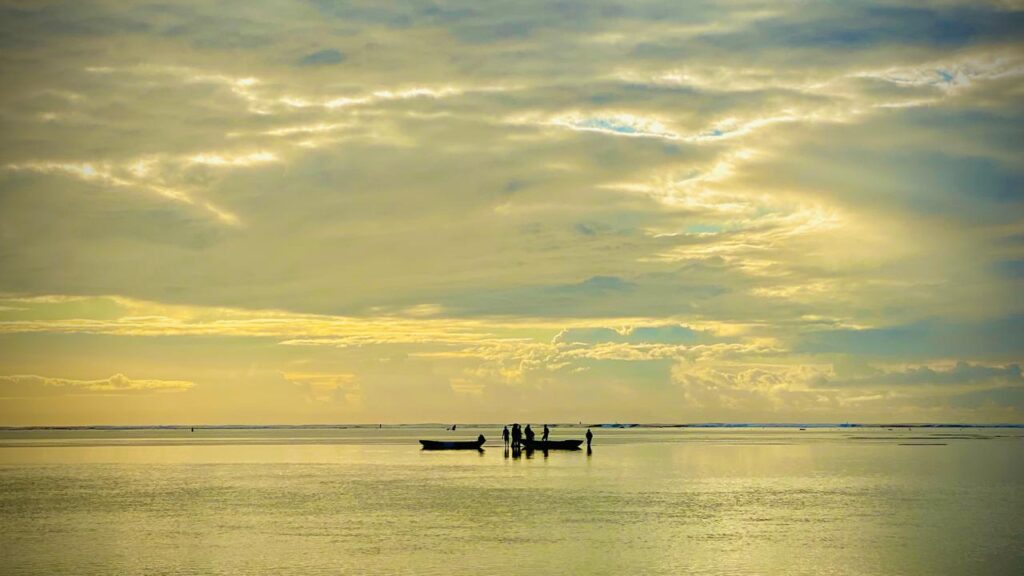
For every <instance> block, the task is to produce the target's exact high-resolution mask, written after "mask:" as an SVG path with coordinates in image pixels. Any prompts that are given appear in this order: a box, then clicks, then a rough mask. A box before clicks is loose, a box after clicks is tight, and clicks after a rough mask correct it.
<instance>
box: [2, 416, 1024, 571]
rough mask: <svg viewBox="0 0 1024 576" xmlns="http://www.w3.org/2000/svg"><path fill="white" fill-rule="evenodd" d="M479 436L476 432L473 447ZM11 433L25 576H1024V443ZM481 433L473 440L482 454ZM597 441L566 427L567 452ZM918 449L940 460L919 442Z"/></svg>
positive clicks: (10, 538) (1009, 434) (944, 436)
mask: <svg viewBox="0 0 1024 576" xmlns="http://www.w3.org/2000/svg"><path fill="white" fill-rule="evenodd" d="M460 432H461V431H460ZM495 432H496V431H486V433H487V434H488V435H489V436H491V437H492V442H491V443H490V445H489V446H488V448H487V450H485V451H484V452H481V453H478V452H475V451H467V452H425V451H421V450H419V449H418V447H417V446H416V442H415V440H416V439H417V438H420V437H443V436H442V435H443V434H445V432H443V431H438V430H436V429H432V430H410V429H402V430H394V429H392V430H388V429H383V430H379V431H375V432H369V431H366V430H358V431H346V430H331V431H299V432H297V431H294V430H273V431H248V432H246V431H229V432H225V431H216V430H202V431H197V435H195V436H194V435H193V433H188V432H185V433H182V432H180V431H135V432H132V433H124V432H108V433H106V434H96V433H88V434H75V433H71V432H65V433H52V432H49V433H35V434H27V433H22V434H18V433H14V432H3V433H0V521H2V522H3V525H4V526H5V529H4V531H3V533H2V535H0V547H2V551H3V555H2V560H0V568H2V569H3V570H0V571H2V572H3V573H5V574H52V573H75V574H113V573H154V572H160V573H167V574H237V573H286V574H289V573H290V574H339V573H343V574H344V573H361V574H362V573H365V574H402V573H407V574H488V573H494V574H619V573H623V572H631V573H638V574H682V573H690V574H693V573H696V574H734V573H754V574H776V573H790V574H791V573H796V574H951V573H964V574H966V573H976V574H982V573H984V574H1017V573H1019V571H1018V569H1019V566H1021V565H1022V562H1024V553H1022V551H1021V547H1020V546H1019V543H1020V542H1021V541H1024V521H1022V519H1021V518H1022V517H1021V515H1020V514H1019V511H1020V510H1022V509H1024V490H1022V488H1024V481H1022V478H1024V464H1022V463H1024V459H1022V458H1021V456H1022V455H1024V454H1022V447H1024V442H1022V440H1021V438H1020V432H1021V431H1020V430H989V431H987V432H985V433H978V434H975V435H964V434H960V435H959V436H958V435H957V434H955V433H952V432H948V431H947V432H942V431H934V432H932V433H926V434H924V435H922V433H920V432H911V431H897V432H890V431H885V430H868V431H864V430H858V431H856V432H851V431H849V430H839V429H831V430H809V431H806V432H800V431H796V430H781V431H780V430H732V431H728V430H726V431H720V430H713V431H708V430H703V431H693V430H684V431H679V430H670V431H665V430H653V431H641V430H599V431H598V432H597V438H596V440H595V445H594V452H593V454H592V455H590V456H588V455H587V454H586V452H585V451H579V452H560V451H552V452H550V453H549V454H548V455H547V456H544V455H543V454H541V453H534V454H533V455H532V457H530V458H527V457H521V458H511V457H508V458H506V457H505V455H504V451H503V450H502V447H501V445H500V443H495V442H493V439H496V438H498V436H497V434H496V433H495ZM477 433H478V432H477V431H476V430H474V429H468V428H467V429H466V430H465V433H464V434H465V436H466V437H475V435H476V434H477ZM581 434H582V431H581V430H565V429H556V431H555V433H554V437H556V438H558V437H576V436H580V435H581ZM912 438H915V440H913V442H914V443H918V444H924V443H928V444H931V445H913V446H908V445H902V444H907V443H908V442H907V441H908V440H910V439H912Z"/></svg>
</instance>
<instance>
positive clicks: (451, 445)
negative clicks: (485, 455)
mask: <svg viewBox="0 0 1024 576" xmlns="http://www.w3.org/2000/svg"><path fill="white" fill-rule="evenodd" d="M484 442H485V440H472V441H469V442H452V441H448V440H420V444H422V445H423V449H424V450H482V449H483V445H484Z"/></svg>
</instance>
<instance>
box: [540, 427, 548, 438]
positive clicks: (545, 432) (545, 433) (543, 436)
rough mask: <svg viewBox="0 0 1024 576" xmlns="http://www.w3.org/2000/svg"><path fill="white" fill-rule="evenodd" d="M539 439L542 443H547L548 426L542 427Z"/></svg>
mask: <svg viewBox="0 0 1024 576" xmlns="http://www.w3.org/2000/svg"><path fill="white" fill-rule="evenodd" d="M540 439H541V440H542V441H544V442H547V441H548V425H547V424H545V425H544V433H543V434H541V436H540Z"/></svg>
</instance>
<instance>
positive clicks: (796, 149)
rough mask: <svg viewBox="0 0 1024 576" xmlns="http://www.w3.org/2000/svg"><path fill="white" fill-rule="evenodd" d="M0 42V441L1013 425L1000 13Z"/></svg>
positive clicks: (48, 29)
mask: <svg viewBox="0 0 1024 576" xmlns="http://www.w3.org/2000/svg"><path fill="white" fill-rule="evenodd" d="M0 6H2V8H0V86H2V88H0V425H34V424H153V423H323V422H372V423H376V422H424V421H430V422H452V421H456V422H474V421H475V422H495V421H511V420H513V419H518V420H529V421H578V420H584V421H623V422H627V421H645V422H659V421H660V422H708V421H760V422H765V421H773V422H780V421H803V422H843V421H855V422H878V421H947V422H948V421H968V422H1021V421H1024V377H1022V374H1021V368H1020V366H1019V363H1021V362H1022V361H1024V296H1022V294H1024V162H1022V153H1024V140H1022V135H1024V34H1022V32H1021V31H1022V30H1024V11H1022V4H1021V2H1016V1H1000V2H990V3H986V2H980V1H976V0H975V1H969V2H958V1H942V2H935V3H931V4H928V5H926V4H924V3H922V2H905V3H903V2H899V1H881V2H859V1H849V2H809V1H801V2H777V1H772V2H759V1H757V0H735V1H733V0H727V1H720V2H674V1H669V2H639V1H629V2H621V3H612V2H600V1H595V0H586V1H562V2H515V3H503V2H494V3H489V2H483V3H481V2H476V1H464V2H458V1H447V0H444V1H441V2H377V1H366V2H333V1H328V0H317V1H312V2H273V3H271V2H252V1H251V0H246V1H237V2H198V1H196V2H173V3H146V2H128V1H124V0H117V1H96V2H93V1H74V2H47V1H42V0H33V1H25V2H17V1H16V2H10V1H6V2H3V3H2V4H0Z"/></svg>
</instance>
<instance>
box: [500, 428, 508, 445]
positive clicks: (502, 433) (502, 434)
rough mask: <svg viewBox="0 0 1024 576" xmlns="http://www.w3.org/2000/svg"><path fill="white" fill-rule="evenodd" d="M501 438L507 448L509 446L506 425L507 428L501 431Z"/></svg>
mask: <svg viewBox="0 0 1024 576" xmlns="http://www.w3.org/2000/svg"><path fill="white" fill-rule="evenodd" d="M501 439H502V440H504V441H505V447H506V448H507V447H508V426H505V429H504V430H502V431H501Z"/></svg>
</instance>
